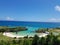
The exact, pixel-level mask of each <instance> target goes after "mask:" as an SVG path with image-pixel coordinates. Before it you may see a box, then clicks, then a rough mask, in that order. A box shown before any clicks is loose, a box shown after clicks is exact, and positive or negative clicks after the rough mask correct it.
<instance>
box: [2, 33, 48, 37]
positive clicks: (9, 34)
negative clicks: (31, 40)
mask: <svg viewBox="0 0 60 45" xmlns="http://www.w3.org/2000/svg"><path fill="white" fill-rule="evenodd" d="M3 35H5V36H8V37H12V38H14V37H16V38H19V37H22V38H23V37H25V36H18V35H13V34H12V33H11V32H4V33H3ZM37 35H38V36H39V37H45V36H47V35H48V34H46V33H40V34H39V33H38V34H37ZM30 37H32V36H30Z"/></svg>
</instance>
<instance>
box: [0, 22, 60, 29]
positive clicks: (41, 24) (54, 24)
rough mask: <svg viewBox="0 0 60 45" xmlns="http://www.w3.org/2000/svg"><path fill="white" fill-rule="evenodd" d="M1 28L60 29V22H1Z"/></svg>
mask: <svg viewBox="0 0 60 45" xmlns="http://www.w3.org/2000/svg"><path fill="white" fill-rule="evenodd" d="M0 26H29V27H39V28H54V27H60V23H59V22H23V21H0Z"/></svg>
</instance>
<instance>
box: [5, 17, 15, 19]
mask: <svg viewBox="0 0 60 45" xmlns="http://www.w3.org/2000/svg"><path fill="white" fill-rule="evenodd" d="M6 20H14V19H13V18H11V17H6Z"/></svg>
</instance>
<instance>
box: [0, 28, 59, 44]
mask: <svg viewBox="0 0 60 45" xmlns="http://www.w3.org/2000/svg"><path fill="white" fill-rule="evenodd" d="M1 29H2V30H1ZM7 29H8V30H7ZM24 29H26V28H25V27H24V28H22V27H14V28H9V27H0V31H1V32H0V45H60V34H59V35H54V34H53V31H55V29H49V30H48V29H46V30H45V31H49V32H50V34H49V35H47V36H46V37H39V36H37V35H35V36H34V37H30V38H29V37H28V35H27V36H25V37H24V38H16V37H15V38H10V37H7V36H4V35H3V33H2V32H6V31H12V30H14V31H12V32H15V31H16V30H17V31H21V30H24ZM26 30H27V29H26ZM39 30H43V31H42V32H44V29H39ZM52 30H53V31H52ZM58 30H59V29H58Z"/></svg>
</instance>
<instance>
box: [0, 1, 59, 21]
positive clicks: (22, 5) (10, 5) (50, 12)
mask: <svg viewBox="0 0 60 45" xmlns="http://www.w3.org/2000/svg"><path fill="white" fill-rule="evenodd" d="M0 20H14V21H38V22H60V0H0Z"/></svg>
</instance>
